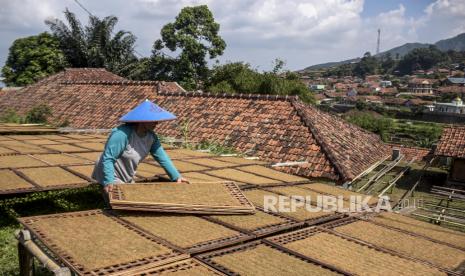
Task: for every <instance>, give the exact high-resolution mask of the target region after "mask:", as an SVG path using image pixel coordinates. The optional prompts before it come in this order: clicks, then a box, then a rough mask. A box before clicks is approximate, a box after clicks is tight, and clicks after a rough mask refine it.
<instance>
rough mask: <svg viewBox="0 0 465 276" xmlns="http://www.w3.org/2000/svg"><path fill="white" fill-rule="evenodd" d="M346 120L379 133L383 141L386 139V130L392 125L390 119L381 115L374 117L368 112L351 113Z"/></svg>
mask: <svg viewBox="0 0 465 276" xmlns="http://www.w3.org/2000/svg"><path fill="white" fill-rule="evenodd" d="M347 121H349V122H350V123H353V124H355V125H358V126H359V127H361V128H363V129H366V130H368V131H371V132H374V133H377V134H379V135H380V136H381V138H382V139H383V141H386V140H387V138H388V131H389V130H390V129H391V128H392V126H393V121H392V120H391V119H388V118H382V117H381V118H376V117H374V116H372V115H371V114H369V113H356V114H352V115H350V116H349V117H348V118H347Z"/></svg>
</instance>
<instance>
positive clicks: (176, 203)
mask: <svg viewBox="0 0 465 276" xmlns="http://www.w3.org/2000/svg"><path fill="white" fill-rule="evenodd" d="M110 204H111V206H112V207H113V208H114V209H127V210H146V211H151V210H153V211H159V212H163V211H165V212H178V213H199V214H208V213H212V214H219V213H223V214H252V213H254V210H255V208H254V206H253V204H252V203H250V202H249V201H248V200H247V198H246V197H245V196H244V195H243V194H242V192H241V191H240V190H239V188H238V186H237V185H236V184H235V183H233V182H196V183H192V184H186V183H172V182H168V183H167V182H159V183H147V184H119V185H115V186H114V189H113V192H112V193H111V194H110Z"/></svg>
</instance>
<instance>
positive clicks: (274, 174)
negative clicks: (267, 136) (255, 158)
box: [238, 165, 309, 182]
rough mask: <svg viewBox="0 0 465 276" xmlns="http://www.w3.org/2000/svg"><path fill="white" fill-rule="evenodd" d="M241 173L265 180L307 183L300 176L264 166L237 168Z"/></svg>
mask: <svg viewBox="0 0 465 276" xmlns="http://www.w3.org/2000/svg"><path fill="white" fill-rule="evenodd" d="M238 169H239V170H241V171H245V172H250V173H254V174H257V175H260V176H264V177H267V178H273V179H276V180H279V181H283V182H308V181H309V180H308V179H306V178H303V177H300V176H295V175H292V174H287V173H283V172H280V171H277V170H273V169H270V168H267V167H264V166H259V165H252V166H246V167H240V168H238Z"/></svg>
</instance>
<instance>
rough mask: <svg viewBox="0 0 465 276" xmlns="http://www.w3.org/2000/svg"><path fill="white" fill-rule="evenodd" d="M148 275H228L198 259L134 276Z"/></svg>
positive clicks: (168, 265) (153, 269)
mask: <svg viewBox="0 0 465 276" xmlns="http://www.w3.org/2000/svg"><path fill="white" fill-rule="evenodd" d="M147 275H177V276H182V275H185V276H214V275H217V276H221V275H226V274H224V273H221V272H219V271H217V270H215V269H214V268H212V267H209V266H208V265H205V264H203V263H201V262H199V261H197V260H196V259H187V260H183V261H178V262H175V263H172V264H167V265H164V266H160V267H156V268H152V269H149V270H146V271H144V272H143V273H140V274H134V276H147Z"/></svg>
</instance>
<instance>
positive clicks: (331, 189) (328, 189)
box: [299, 183, 379, 205]
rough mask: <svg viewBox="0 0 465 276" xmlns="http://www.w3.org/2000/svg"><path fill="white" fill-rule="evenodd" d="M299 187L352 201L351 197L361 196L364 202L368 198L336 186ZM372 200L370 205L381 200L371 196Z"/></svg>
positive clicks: (313, 185) (313, 184) (315, 184)
mask: <svg viewBox="0 0 465 276" xmlns="http://www.w3.org/2000/svg"><path fill="white" fill-rule="evenodd" d="M299 187H302V188H305V189H310V190H313V191H316V192H319V193H322V194H328V195H334V196H343V198H344V200H350V196H361V197H362V200H363V199H365V197H367V195H364V194H361V193H356V192H352V191H349V190H346V189H343V188H338V187H335V186H331V185H327V184H321V183H312V184H305V185H300V186H299ZM370 197H371V198H370V200H369V201H368V205H372V204H377V203H378V200H379V198H378V197H377V196H370Z"/></svg>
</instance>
